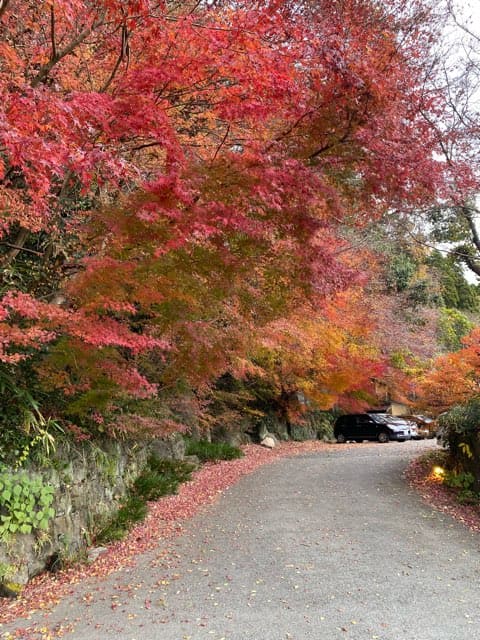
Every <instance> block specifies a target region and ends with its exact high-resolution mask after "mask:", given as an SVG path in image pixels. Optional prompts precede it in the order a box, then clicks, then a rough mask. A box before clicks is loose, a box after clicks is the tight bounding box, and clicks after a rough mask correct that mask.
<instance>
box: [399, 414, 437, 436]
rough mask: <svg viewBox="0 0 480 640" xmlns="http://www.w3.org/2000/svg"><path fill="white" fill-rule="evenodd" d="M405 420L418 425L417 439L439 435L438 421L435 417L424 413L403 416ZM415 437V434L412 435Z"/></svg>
mask: <svg viewBox="0 0 480 640" xmlns="http://www.w3.org/2000/svg"><path fill="white" fill-rule="evenodd" d="M403 417H404V418H405V420H408V421H409V422H414V423H415V424H416V425H417V431H418V435H417V437H416V438H415V439H417V440H420V439H422V438H435V436H436V435H437V422H436V420H434V419H433V418H429V417H428V416H422V415H414V416H413V415H412V416H403ZM412 437H413V436H412Z"/></svg>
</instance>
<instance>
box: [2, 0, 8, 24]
mask: <svg viewBox="0 0 480 640" xmlns="http://www.w3.org/2000/svg"><path fill="white" fill-rule="evenodd" d="M9 3H10V0H0V20H1V19H2V16H3V14H4V13H5V11H6V10H7V7H8V5H9Z"/></svg>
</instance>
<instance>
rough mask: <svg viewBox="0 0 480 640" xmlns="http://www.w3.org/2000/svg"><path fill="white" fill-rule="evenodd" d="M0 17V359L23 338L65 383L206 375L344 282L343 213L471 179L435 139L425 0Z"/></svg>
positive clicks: (148, 387) (409, 206)
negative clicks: (257, 336)
mask: <svg viewBox="0 0 480 640" xmlns="http://www.w3.org/2000/svg"><path fill="white" fill-rule="evenodd" d="M433 4H435V3H433ZM0 21H1V22H0V53H1V60H0V96H1V107H0V117H1V122H2V126H1V129H0V178H1V183H0V209H1V211H2V218H1V237H0V247H1V252H0V253H1V255H0V263H1V265H2V270H3V272H2V290H1V295H2V297H1V299H0V321H1V323H0V332H1V337H2V340H1V352H0V361H2V362H3V363H4V365H5V366H12V365H14V364H15V363H18V362H21V361H22V360H23V359H25V357H27V356H29V355H31V354H32V352H34V351H35V350H40V351H42V353H43V354H44V356H45V357H44V358H43V360H42V363H41V365H40V366H39V369H38V370H39V371H40V376H41V377H42V376H43V378H45V379H47V378H49V379H50V380H54V382H55V385H57V386H58V387H62V388H63V389H64V390H65V392H66V393H68V394H72V395H74V396H75V394H79V393H81V392H84V391H85V390H86V389H89V388H91V387H92V385H95V384H100V381H101V384H104V385H105V384H108V385H112V386H113V387H115V388H119V389H124V390H125V391H126V392H127V393H129V394H134V395H135V394H136V395H138V396H140V397H145V396H148V395H149V394H154V393H155V391H156V389H157V387H156V386H155V385H156V384H161V385H168V384H170V383H171V382H172V381H173V380H176V379H179V378H185V379H187V380H189V381H190V382H191V383H192V384H194V385H197V386H201V385H202V384H205V383H206V382H208V380H210V379H211V378H212V377H214V376H216V375H219V374H220V373H221V372H222V371H225V370H226V369H228V368H229V367H231V366H233V364H234V363H235V361H236V360H238V359H241V358H242V357H243V356H245V354H247V353H248V350H249V348H250V338H251V337H252V336H254V335H255V333H256V332H257V331H258V329H259V328H261V327H264V326H266V325H267V324H268V323H270V322H272V321H274V320H277V319H279V318H285V317H288V316H289V315H290V314H291V313H292V311H293V310H294V309H298V308H299V305H300V304H301V303H302V302H303V301H308V303H309V305H313V308H315V309H316V310H317V312H318V313H319V316H320V318H322V322H323V321H324V318H325V317H328V305H327V304H326V302H325V301H326V300H327V298H328V297H330V296H333V295H335V294H337V293H338V292H339V291H341V290H343V289H345V288H346V287H347V286H348V285H350V284H352V283H353V282H355V281H360V280H361V278H362V269H361V268H359V265H358V264H353V263H352V261H351V260H349V259H347V258H346V250H347V249H348V243H347V241H346V240H344V239H342V237H341V234H339V233H338V229H339V226H340V225H342V224H348V225H350V226H354V227H359V228H361V227H363V226H365V224H366V223H367V222H369V221H371V220H374V219H378V218H380V217H381V216H382V215H383V214H384V213H385V212H386V211H391V210H395V209H399V208H402V209H403V210H418V209H421V208H423V207H427V206H431V205H432V203H434V202H436V201H438V199H443V200H446V199H451V198H452V197H454V196H455V198H456V199H457V200H458V199H464V198H465V197H467V195H468V193H469V190H471V189H472V188H473V185H474V184H475V176H474V173H473V172H472V171H471V170H470V168H469V166H468V164H467V163H466V162H464V160H463V158H462V157H461V156H460V155H459V156H458V157H455V158H449V161H448V162H445V161H444V160H443V159H442V157H441V154H440V152H441V150H442V145H444V144H445V138H444V136H452V135H453V133H452V131H451V130H449V129H448V127H447V128H444V129H442V126H441V119H442V114H443V113H444V109H445V106H446V104H447V101H448V92H447V91H445V90H444V88H442V87H440V86H438V87H436V86H435V84H434V83H433V82H431V81H430V80H429V76H430V75H431V74H432V73H434V69H433V65H434V60H433V58H432V47H433V43H434V42H435V40H436V38H438V35H439V29H440V25H439V23H438V22H437V19H436V16H435V13H434V11H433V9H432V7H431V6H430V3H429V2H428V1H427V0H409V2H403V1H400V0H387V1H384V2H382V3H378V2H376V1H375V0H343V1H341V2H340V1H339V0H311V1H310V0H303V1H301V2H298V0H295V1H292V2H289V1H286V0H284V1H280V0H255V1H253V2H252V1H249V2H235V3H231V2H221V1H218V2H203V1H200V2H193V1H192V2H169V1H166V0H165V1H162V0H122V1H120V0H100V1H99V2H95V3H91V2H87V1H85V0H74V1H72V0H49V1H41V2H33V1H32V2H30V1H28V0H27V1H25V2H15V1H14V0H10V1H8V0H4V1H3V3H2V4H1V8H0ZM462 134H463V133H462ZM449 139H450V138H449ZM462 144H464V140H463V141H462ZM453 191H455V193H454V194H453V193H452V192H453ZM301 330H302V331H304V332H306V333H307V334H308V333H309V331H310V329H309V328H308V327H306V326H305V327H303V328H302V329H301ZM342 331H343V329H342ZM332 344H333V343H332ZM345 344H346V345H347V346H345V348H346V349H347V350H348V349H350V348H351V347H350V346H348V344H349V343H348V340H347V342H346V343H345ZM47 346H48V348H47ZM336 348H337V347H335V349H336ZM335 349H334V350H335ZM340 352H341V353H342V355H341V357H344V352H345V350H344V349H343V348H342V349H340V351H339V353H340ZM365 353H366V354H368V355H367V356H366V357H367V359H368V358H370V356H371V354H370V352H369V350H368V349H365ZM152 360H155V362H156V365H155V367H154V366H153V365H152ZM153 369H154V370H155V373H154V375H153V377H152V376H149V375H148V374H149V372H150V373H151V372H152V370H153ZM42 372H43V373H42ZM47 373H48V376H47V375H46V374H47ZM50 384H51V383H50ZM340 386H342V385H340Z"/></svg>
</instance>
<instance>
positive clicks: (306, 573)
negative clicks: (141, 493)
mask: <svg viewBox="0 0 480 640" xmlns="http://www.w3.org/2000/svg"><path fill="white" fill-rule="evenodd" d="M434 446H435V445H434V443H432V442H431V441H428V442H418V443H415V442H407V443H402V444H400V443H389V444H386V445H380V444H375V443H374V444H364V445H358V446H355V447H353V448H345V449H340V450H338V449H337V450H335V451H333V450H332V451H328V450H327V451H325V452H321V453H317V454H311V455H305V456H299V457H296V458H287V459H282V460H279V461H277V462H275V463H274V464H270V465H266V466H264V467H262V468H260V469H259V470H257V471H256V472H255V473H253V474H251V475H249V476H246V477H244V478H243V479H242V480H241V481H240V482H239V483H238V484H236V485H235V486H234V487H232V488H231V489H229V490H228V491H226V492H225V493H224V495H223V496H222V497H221V498H220V499H219V500H218V501H217V502H216V503H215V504H213V505H211V506H209V507H208V508H206V509H205V510H204V511H203V512H202V513H201V514H199V515H197V516H195V517H194V518H193V519H192V520H190V521H189V522H188V523H187V524H186V525H185V527H184V531H183V534H182V535H181V536H180V537H178V538H176V539H175V540H173V541H171V542H170V549H169V552H168V553H167V554H166V553H165V550H164V549H162V551H160V550H158V551H157V552H156V553H149V554H145V555H144V556H142V557H141V558H139V561H138V563H137V566H136V567H134V568H130V569H125V570H123V571H122V572H119V573H116V574H114V575H112V576H110V577H109V578H107V579H106V580H103V581H94V580H91V581H90V582H87V583H86V584H83V585H81V586H79V587H77V588H76V590H75V592H74V593H73V594H72V596H69V597H68V598H66V599H64V600H63V601H62V602H61V603H60V604H59V605H58V606H57V607H56V609H54V611H53V612H52V614H51V615H49V616H42V617H36V618H34V620H33V621H30V622H28V623H27V624H26V623H25V621H23V622H22V623H19V624H20V625H21V626H28V625H30V624H33V623H35V624H39V625H43V626H45V627H48V628H49V629H51V630H56V631H57V632H59V631H61V630H62V629H63V631H64V632H65V635H66V637H72V638H77V639H79V640H103V639H108V638H117V639H119V640H154V639H155V640H206V639H212V640H221V639H222V638H223V639H224V640H282V639H291V640H308V639H315V640H336V639H337V638H338V639H340V638H345V639H348V638H350V639H352V640H364V639H365V640H366V639H369V640H373V639H376V640H475V638H479V637H480V609H479V606H478V600H479V568H480V565H479V559H480V539H479V536H478V534H473V533H471V532H470V531H469V530H468V529H467V528H465V527H464V526H463V525H461V524H459V523H457V522H454V521H453V520H452V519H450V517H449V516H446V515H444V514H442V513H440V512H437V511H434V510H433V509H431V508H429V507H428V506H426V505H425V504H424V503H422V502H421V500H420V498H419V497H418V496H417V494H416V493H415V492H413V491H412V490H411V489H409V487H408V485H407V484H406V482H405V480H404V479H403V478H402V473H403V470H404V469H405V467H406V465H407V463H408V461H409V460H410V459H411V458H412V457H414V456H417V455H419V454H420V453H422V452H423V451H424V450H426V449H428V448H430V447H434ZM19 624H11V625H4V626H3V627H2V628H0V637H2V633H5V632H6V631H14V630H15V629H16V628H18V626H19ZM70 632H72V635H71V636H70ZM15 637H22V635H19V636H15ZM24 637H27V635H25V636H24Z"/></svg>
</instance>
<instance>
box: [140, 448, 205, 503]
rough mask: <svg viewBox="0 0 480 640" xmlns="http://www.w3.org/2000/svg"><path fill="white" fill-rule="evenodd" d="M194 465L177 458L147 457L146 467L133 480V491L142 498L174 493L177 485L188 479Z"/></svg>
mask: <svg viewBox="0 0 480 640" xmlns="http://www.w3.org/2000/svg"><path fill="white" fill-rule="evenodd" d="M193 469H194V466H193V465H191V464H189V463H187V462H182V461H178V460H161V459H160V458H157V457H156V456H151V457H150V458H149V459H148V463H147V467H146V468H145V469H144V471H143V472H142V473H141V474H140V476H139V477H138V478H137V479H136V480H135V482H134V485H133V486H134V491H135V493H136V494H137V495H138V496H140V497H141V498H143V499H144V500H158V498H160V497H162V496H165V495H169V494H172V493H176V492H177V489H178V485H179V484H180V483H182V482H186V481H187V480H190V478H191V475H192V471H193Z"/></svg>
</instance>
